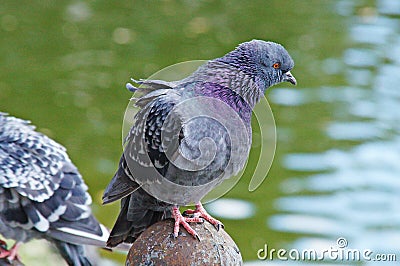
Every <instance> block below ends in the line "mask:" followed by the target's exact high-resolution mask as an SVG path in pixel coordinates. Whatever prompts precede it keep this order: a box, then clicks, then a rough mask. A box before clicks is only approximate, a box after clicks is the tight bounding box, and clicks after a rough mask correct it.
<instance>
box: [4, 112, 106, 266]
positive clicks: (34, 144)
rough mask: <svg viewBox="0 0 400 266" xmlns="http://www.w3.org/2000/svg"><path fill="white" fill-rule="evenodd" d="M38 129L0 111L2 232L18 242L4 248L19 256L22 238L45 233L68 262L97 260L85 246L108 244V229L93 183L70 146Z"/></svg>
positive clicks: (9, 252)
mask: <svg viewBox="0 0 400 266" xmlns="http://www.w3.org/2000/svg"><path fill="white" fill-rule="evenodd" d="M34 129H35V127H34V126H32V125H30V123H29V122H28V121H24V120H21V119H18V118H14V117H11V116H8V115H7V114H5V113H0V233H1V235H3V236H4V237H6V238H11V239H14V240H15V241H16V242H15V244H14V246H13V247H12V248H11V249H10V250H7V249H6V248H5V247H4V245H3V246H2V247H0V257H1V258H4V257H6V258H9V259H10V260H13V259H19V258H18V256H17V249H18V247H19V246H20V244H21V243H23V242H27V241H29V240H30V239H33V238H42V239H47V240H48V241H50V242H52V243H54V244H55V246H56V247H57V249H58V250H59V252H60V254H61V255H62V257H63V258H64V259H65V261H66V262H67V263H68V265H75V266H78V265H91V263H90V262H89V260H88V259H87V257H86V256H85V251H84V247H83V246H82V245H86V244H87V245H95V246H100V247H105V244H106V240H107V238H108V235H109V233H108V230H107V229H106V228H105V227H104V226H102V225H101V224H99V222H98V221H97V220H96V218H94V217H93V215H92V214H91V209H90V204H91V202H92V199H91V197H90V195H89V194H88V192H87V189H88V187H87V186H86V184H85V183H84V181H83V179H82V176H81V175H80V173H79V172H78V169H77V168H76V167H75V166H74V165H73V163H72V162H71V160H70V159H69V157H68V155H67V153H66V150H65V148H64V147H63V146H61V145H60V144H58V143H56V142H55V141H53V140H52V139H50V138H48V137H47V136H45V135H43V134H41V133H39V132H36V131H35V130H34ZM2 243H4V242H2Z"/></svg>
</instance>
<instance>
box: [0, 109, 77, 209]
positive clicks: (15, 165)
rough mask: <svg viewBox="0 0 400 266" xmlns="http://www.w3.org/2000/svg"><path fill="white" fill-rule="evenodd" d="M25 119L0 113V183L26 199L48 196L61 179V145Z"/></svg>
mask: <svg viewBox="0 0 400 266" xmlns="http://www.w3.org/2000/svg"><path fill="white" fill-rule="evenodd" d="M34 129H35V127H34V126H32V125H30V124H29V122H28V121H24V120H21V119H18V118H14V117H10V116H6V115H5V114H0V185H1V186H2V187H4V188H14V189H15V190H16V191H17V192H18V193H19V194H20V195H22V196H24V197H27V198H28V199H30V200H33V201H37V202H42V201H44V200H46V199H49V198H50V197H51V196H52V195H53V194H54V191H55V190H56V189H57V188H58V186H59V184H60V182H61V176H60V169H61V168H62V166H63V164H64V162H65V161H66V160H69V159H68V156H67V154H66V152H65V148H64V147H63V146H61V145H59V144H58V143H56V142H55V141H53V140H51V139H50V138H48V137H46V136H45V135H43V134H41V133H39V132H36V131H34Z"/></svg>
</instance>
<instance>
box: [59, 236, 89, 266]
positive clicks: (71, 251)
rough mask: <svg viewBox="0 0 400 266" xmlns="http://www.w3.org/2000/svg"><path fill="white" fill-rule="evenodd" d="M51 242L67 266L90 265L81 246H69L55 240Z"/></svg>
mask: <svg viewBox="0 0 400 266" xmlns="http://www.w3.org/2000/svg"><path fill="white" fill-rule="evenodd" d="M53 242H54V244H55V245H56V247H57V249H58V250H59V252H60V254H61V256H62V257H63V258H64V260H65V261H66V262H67V263H68V265H69V266H91V265H92V264H91V263H90V261H89V259H88V258H87V257H86V255H85V249H84V247H83V246H81V245H75V244H70V243H66V242H63V241H59V240H55V241H53Z"/></svg>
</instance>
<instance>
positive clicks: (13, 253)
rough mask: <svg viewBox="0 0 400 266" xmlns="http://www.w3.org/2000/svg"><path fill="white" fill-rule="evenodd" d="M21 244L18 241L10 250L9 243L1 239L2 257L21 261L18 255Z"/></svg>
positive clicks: (0, 252)
mask: <svg viewBox="0 0 400 266" xmlns="http://www.w3.org/2000/svg"><path fill="white" fill-rule="evenodd" d="M19 246H20V243H18V242H16V243H15V244H14V246H12V248H11V249H10V250H7V244H6V243H5V242H4V241H2V240H0V258H7V259H9V260H10V261H13V260H17V261H20V260H19V256H18V248H19Z"/></svg>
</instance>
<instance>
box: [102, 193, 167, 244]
mask: <svg viewBox="0 0 400 266" xmlns="http://www.w3.org/2000/svg"><path fill="white" fill-rule="evenodd" d="M137 192H144V191H141V190H139V191H136V192H135V193H133V194H131V195H129V196H127V197H125V198H123V199H122V200H121V211H120V213H119V216H118V218H117V221H116V222H115V225H114V227H113V229H112V231H111V233H110V237H109V238H108V241H107V246H108V247H115V246H117V245H118V244H120V243H122V242H125V243H133V242H134V241H135V240H136V239H137V238H138V237H139V235H140V234H141V233H142V232H143V231H144V230H146V228H148V227H149V226H150V225H152V224H154V223H156V222H158V221H161V220H164V219H166V218H169V217H171V211H170V208H166V209H165V210H160V211H154V210H150V209H148V208H146V206H143V205H142V206H138V204H137V203H138V201H136V200H135V198H136V195H137ZM144 193H145V192H144ZM140 194H141V193H140ZM146 194H147V193H146Z"/></svg>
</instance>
